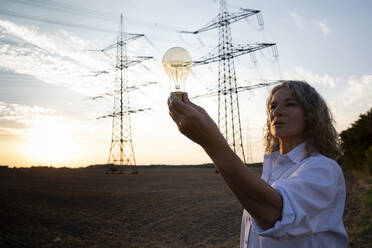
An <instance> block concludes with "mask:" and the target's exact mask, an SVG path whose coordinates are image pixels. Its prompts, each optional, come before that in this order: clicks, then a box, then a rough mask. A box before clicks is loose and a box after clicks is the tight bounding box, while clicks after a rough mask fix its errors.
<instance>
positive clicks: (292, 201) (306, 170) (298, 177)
mask: <svg viewBox="0 0 372 248" xmlns="http://www.w3.org/2000/svg"><path fill="white" fill-rule="evenodd" d="M338 177H339V169H338V165H337V164H336V163H335V162H334V161H332V160H324V159H323V160H309V162H307V163H304V164H302V165H301V167H300V168H299V169H297V170H296V171H295V172H294V173H293V174H292V175H291V176H289V177H287V178H285V179H279V180H277V181H275V182H274V183H273V184H272V185H271V186H272V187H273V188H274V189H275V190H276V191H277V192H278V193H279V194H280V195H281V197H282V200H283V209H282V217H281V219H280V220H278V221H276V222H275V224H274V226H273V227H271V228H269V229H266V230H264V229H262V228H261V227H260V226H259V225H258V224H257V223H256V221H255V220H254V219H252V228H253V231H254V232H256V233H258V234H259V235H261V236H265V237H271V238H274V239H279V240H281V239H290V238H294V237H297V236H302V235H307V234H310V233H315V232H318V231H321V230H322V229H323V230H326V229H327V228H328V221H327V219H328V216H327V211H324V210H326V209H327V208H329V207H330V204H331V203H332V201H333V199H334V198H335V197H336V194H337V181H338Z"/></svg>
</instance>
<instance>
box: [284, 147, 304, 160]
mask: <svg viewBox="0 0 372 248" xmlns="http://www.w3.org/2000/svg"><path fill="white" fill-rule="evenodd" d="M305 144H306V142H302V143H301V144H299V145H297V146H296V147H295V148H293V149H292V150H291V151H290V152H288V153H287V154H286V155H287V156H288V158H289V159H290V160H292V162H295V163H299V162H301V161H302V160H303V159H304V158H305V157H306V151H305Z"/></svg>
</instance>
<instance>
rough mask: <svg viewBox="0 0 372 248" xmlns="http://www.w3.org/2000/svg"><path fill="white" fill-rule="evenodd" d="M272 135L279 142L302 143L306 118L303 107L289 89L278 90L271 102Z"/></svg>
mask: <svg viewBox="0 0 372 248" xmlns="http://www.w3.org/2000/svg"><path fill="white" fill-rule="evenodd" d="M268 107H269V121H270V133H271V135H273V136H274V137H276V138H278V139H279V140H282V141H285V140H291V141H294V142H296V141H297V143H298V142H300V141H301V142H302V140H303V138H304V137H303V133H304V130H305V117H304V110H303V108H302V106H301V105H300V104H299V103H298V102H297V100H296V98H295V97H294V96H293V95H292V93H291V91H290V90H289V89H288V88H287V87H282V88H280V89H279V90H277V91H276V92H275V93H274V95H273V96H272V98H271V101H270V102H269V106H268Z"/></svg>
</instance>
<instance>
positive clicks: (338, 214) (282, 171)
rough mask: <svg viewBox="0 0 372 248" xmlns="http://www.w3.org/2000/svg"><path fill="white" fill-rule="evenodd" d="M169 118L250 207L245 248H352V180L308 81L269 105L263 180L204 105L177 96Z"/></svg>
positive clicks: (279, 91) (288, 87)
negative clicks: (348, 200)
mask: <svg viewBox="0 0 372 248" xmlns="http://www.w3.org/2000/svg"><path fill="white" fill-rule="evenodd" d="M168 107H169V113H170V115H171V117H172V118H173V120H174V121H175V123H176V124H177V126H178V128H179V130H180V132H181V133H183V134H184V135H185V136H187V137H188V138H189V139H191V140H193V141H194V142H196V143H198V144H199V145H201V146H202V147H203V149H204V150H205V152H206V153H207V154H208V155H209V157H210V158H211V159H212V160H213V162H214V165H215V166H216V168H217V169H218V171H219V172H220V174H221V175H222V177H223V178H224V180H225V182H226V184H227V185H228V186H229V187H230V189H231V190H232V192H233V193H234V195H235V197H236V198H237V199H238V201H239V202H240V203H241V205H242V206H243V208H244V211H243V218H242V225H241V239H240V247H241V248H246V247H270V248H272V247H289V248H290V247H301V248H306V247H347V243H348V238H347V234H346V231H345V228H344V225H343V220H342V216H343V210H344V204H345V182H344V177H343V173H342V170H341V169H340V167H339V165H338V164H337V162H336V161H335V160H336V159H337V158H338V157H339V156H340V150H339V143H338V139H337V133H336V130H335V129H334V127H333V125H332V117H331V113H330V112H329V110H328V107H327V105H326V103H325V102H324V100H323V99H322V97H321V96H320V95H319V94H318V93H317V92H316V91H315V89H314V88H313V87H311V86H310V85H309V84H307V83H306V82H300V81H283V82H281V84H280V85H278V86H276V87H275V88H273V90H272V91H271V93H270V95H269V97H268V100H267V117H268V118H267V130H266V135H265V138H266V154H265V156H264V163H263V172H262V176H261V178H258V177H256V176H255V175H254V173H252V172H251V170H250V169H249V168H248V167H246V166H245V165H244V164H243V162H242V161H241V160H240V159H239V157H238V156H237V155H236V154H235V153H234V152H233V151H232V150H231V149H230V147H229V145H228V144H227V142H226V140H225V139H224V137H223V136H222V134H221V133H220V131H219V130H218V127H217V126H216V124H215V123H214V122H213V120H212V119H211V118H210V117H209V115H208V114H207V112H206V111H205V110H204V109H202V108H201V107H199V106H197V105H195V104H193V103H192V102H190V101H189V99H188V96H187V94H184V95H183V99H182V101H181V100H179V99H178V98H177V96H176V95H175V94H174V93H172V94H171V96H170V97H169V99H168Z"/></svg>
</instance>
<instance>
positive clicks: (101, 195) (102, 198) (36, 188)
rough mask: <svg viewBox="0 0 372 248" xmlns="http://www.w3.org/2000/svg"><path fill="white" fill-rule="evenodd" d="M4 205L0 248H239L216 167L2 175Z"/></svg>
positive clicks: (233, 205) (353, 209)
mask: <svg viewBox="0 0 372 248" xmlns="http://www.w3.org/2000/svg"><path fill="white" fill-rule="evenodd" d="M254 170H255V171H256V172H257V174H260V169H257V168H254ZM352 185H356V183H355V181H353V182H352ZM355 187H356V186H355ZM353 192H354V193H355V192H357V188H355V189H353ZM353 197H354V198H348V201H349V202H348V205H349V206H347V209H346V210H345V213H346V216H345V224H346V223H347V224H348V225H350V223H352V221H353V219H355V215H356V213H357V209H358V207H359V206H358V205H357V204H354V203H355V199H357V198H358V196H357V193H355V195H354V196H353ZM359 198H360V197H359ZM0 199H1V203H0V223H1V225H0V247H125V248H129V247H130V248H132V247H152V248H156V247H182V248H184V247H239V233H240V221H241V214H242V208H241V206H240V205H239V203H238V202H237V201H236V200H235V199H234V197H233V195H232V193H231V192H230V190H229V189H228V188H227V186H226V185H225V183H224V182H223V179H222V178H221V176H220V175H218V174H216V173H215V170H214V169H213V168H188V167H183V168H172V167H165V168H139V174H137V175H117V174H113V175H111V174H110V175H106V174H104V172H103V171H102V170H101V169H74V170H72V169H51V168H50V169H37V168H34V169H6V170H5V169H3V170H1V171H0ZM353 199H354V200H353ZM350 230H351V231H352V230H354V229H352V228H351V229H350ZM353 235H354V234H353ZM354 236H357V235H354ZM354 236H352V237H354ZM356 242H357V243H353V245H356V246H353V247H361V246H357V245H358V244H361V243H360V242H359V241H356Z"/></svg>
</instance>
